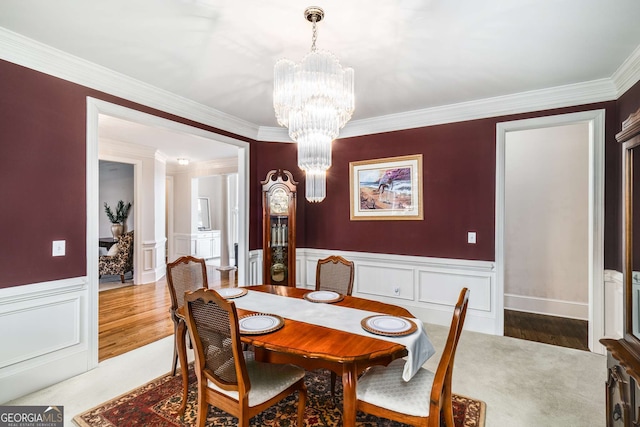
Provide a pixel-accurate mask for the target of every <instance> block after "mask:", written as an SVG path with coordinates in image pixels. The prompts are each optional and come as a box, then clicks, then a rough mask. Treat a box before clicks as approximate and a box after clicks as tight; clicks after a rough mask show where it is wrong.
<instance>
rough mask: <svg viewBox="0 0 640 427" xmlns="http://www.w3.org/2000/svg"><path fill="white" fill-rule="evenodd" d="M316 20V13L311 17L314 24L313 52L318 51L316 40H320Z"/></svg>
mask: <svg viewBox="0 0 640 427" xmlns="http://www.w3.org/2000/svg"><path fill="white" fill-rule="evenodd" d="M316 20H317V17H316V16H315V15H314V16H313V17H312V18H311V23H312V24H313V28H312V36H311V52H315V51H316V40H318V24H317V21H316Z"/></svg>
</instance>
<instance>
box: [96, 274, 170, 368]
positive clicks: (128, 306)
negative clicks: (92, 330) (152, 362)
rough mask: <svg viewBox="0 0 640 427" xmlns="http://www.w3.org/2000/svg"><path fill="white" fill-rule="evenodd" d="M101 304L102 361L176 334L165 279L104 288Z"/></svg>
mask: <svg viewBox="0 0 640 427" xmlns="http://www.w3.org/2000/svg"><path fill="white" fill-rule="evenodd" d="M98 305H99V314H98V361H100V362H101V361H103V360H105V359H108V358H110V357H114V356H118V355H120V354H123V353H126V352H128V351H131V350H133V349H136V348H138V347H142V346H143V345H147V344H150V343H152V342H154V341H157V340H159V339H162V338H164V337H167V336H169V335H171V334H173V322H172V321H171V317H170V316H169V307H170V306H171V298H170V297H169V289H168V288H167V284H166V282H164V281H161V282H155V283H149V284H146V285H135V286H134V285H130V286H125V287H122V288H117V289H110V290H106V291H102V292H100V294H99V296H98Z"/></svg>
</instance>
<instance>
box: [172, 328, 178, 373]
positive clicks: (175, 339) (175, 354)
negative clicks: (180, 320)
mask: <svg viewBox="0 0 640 427" xmlns="http://www.w3.org/2000/svg"><path fill="white" fill-rule="evenodd" d="M177 335H178V325H177V324H176V323H174V324H173V368H172V369H171V376H174V377H175V376H176V371H177V370H178V336H177Z"/></svg>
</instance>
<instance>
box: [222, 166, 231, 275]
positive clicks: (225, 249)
mask: <svg viewBox="0 0 640 427" xmlns="http://www.w3.org/2000/svg"><path fill="white" fill-rule="evenodd" d="M228 186H229V175H222V179H221V180H220V187H221V188H220V202H221V209H220V266H221V267H226V266H228V265H229V224H228V223H229V221H228V219H227V216H228V210H229V201H228V194H227V193H228V191H227V188H228Z"/></svg>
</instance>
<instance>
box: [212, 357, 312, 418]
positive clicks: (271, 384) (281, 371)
mask: <svg viewBox="0 0 640 427" xmlns="http://www.w3.org/2000/svg"><path fill="white" fill-rule="evenodd" d="M244 358H245V363H246V366H247V373H248V374H249V381H250V382H251V390H249V406H250V407H253V406H258V405H260V404H261V403H264V402H266V401H267V400H269V399H271V398H272V397H274V396H276V395H277V394H278V393H280V392H282V391H284V390H286V389H287V387H289V386H291V385H292V384H294V383H295V382H296V381H298V380H300V379H301V378H303V377H304V374H305V372H304V369H302V368H299V367H297V366H294V365H276V364H273V363H261V362H256V361H255V360H254V354H253V353H252V352H244ZM207 385H208V386H209V387H210V388H212V389H214V390H216V391H218V392H220V393H222V394H225V395H227V396H229V397H231V398H232V399H235V400H239V396H238V392H237V391H234V390H224V389H222V388H220V387H218V386H217V385H216V384H214V383H213V382H212V381H207Z"/></svg>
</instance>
